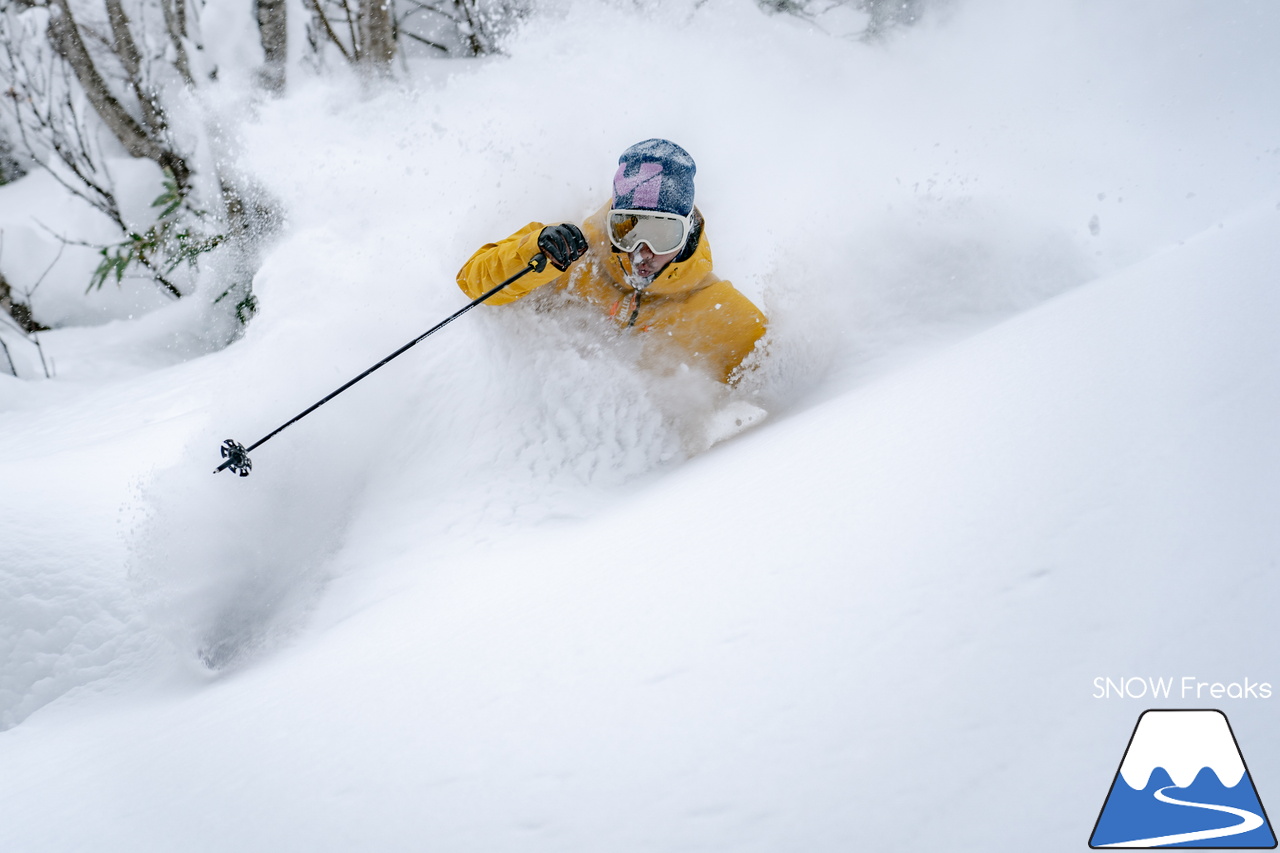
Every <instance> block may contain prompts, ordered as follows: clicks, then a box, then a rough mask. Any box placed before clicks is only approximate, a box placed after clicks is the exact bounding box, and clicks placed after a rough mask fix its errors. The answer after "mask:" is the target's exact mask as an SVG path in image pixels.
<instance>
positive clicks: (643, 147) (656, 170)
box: [613, 139, 698, 216]
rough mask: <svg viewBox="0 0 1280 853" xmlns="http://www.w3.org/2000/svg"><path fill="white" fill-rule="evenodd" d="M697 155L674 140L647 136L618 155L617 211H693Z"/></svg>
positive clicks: (681, 213)
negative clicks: (695, 156)
mask: <svg viewBox="0 0 1280 853" xmlns="http://www.w3.org/2000/svg"><path fill="white" fill-rule="evenodd" d="M697 170H698V167H697V166H696V165H694V162H693V158H692V157H690V156H689V152H688V151H685V150H684V149H683V148H681V147H680V146H679V145H676V144H675V143H674V142H668V141H667V140H665V139H646V140H645V141H644V142H637V143H636V144H635V145H632V146H631V147H630V148H628V149H627V150H626V151H623V152H622V156H621V157H619V158H618V173H617V174H616V175H614V176H613V209H614V210H660V211H662V212H664V213H678V214H680V215H681V216H688V215H689V214H690V213H691V212H693V174H694V172H696V171H697Z"/></svg>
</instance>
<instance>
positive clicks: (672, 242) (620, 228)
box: [609, 210, 689, 255]
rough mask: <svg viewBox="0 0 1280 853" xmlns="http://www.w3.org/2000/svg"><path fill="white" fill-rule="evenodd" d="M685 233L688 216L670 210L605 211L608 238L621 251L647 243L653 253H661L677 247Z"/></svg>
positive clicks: (674, 249)
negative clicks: (663, 211)
mask: <svg viewBox="0 0 1280 853" xmlns="http://www.w3.org/2000/svg"><path fill="white" fill-rule="evenodd" d="M688 235H689V221H688V219H686V218H685V217H683V216H677V215H675V214H673V213H648V212H643V211H635V210H614V211H611V212H610V213H609V240H610V241H611V242H612V243H613V245H615V246H617V247H618V248H619V249H621V250H622V251H624V252H634V251H635V250H636V249H637V248H639V246H640V244H641V243H647V244H648V246H649V249H650V251H652V252H653V253H654V254H655V255H665V254H668V253H670V252H674V251H677V250H678V249H680V248H681V247H682V246H683V245H684V241H685V239H686V238H687V237H688Z"/></svg>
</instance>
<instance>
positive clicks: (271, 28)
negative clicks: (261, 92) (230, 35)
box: [257, 0, 289, 92]
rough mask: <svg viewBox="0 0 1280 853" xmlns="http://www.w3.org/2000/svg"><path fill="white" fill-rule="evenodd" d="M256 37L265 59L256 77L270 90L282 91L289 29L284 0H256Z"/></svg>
mask: <svg viewBox="0 0 1280 853" xmlns="http://www.w3.org/2000/svg"><path fill="white" fill-rule="evenodd" d="M257 7H258V38H259V39H261V41H262V53H263V56H264V57H265V61H264V62H263V65H262V70H261V71H260V72H259V74H258V79H259V81H260V82H261V83H262V86H263V88H265V89H267V91H270V92H283V91H284V84H285V64H286V62H287V61H288V59H289V31H288V27H287V26H286V24H287V23H288V17H287V11H286V10H287V9H288V4H287V3H286V0H257Z"/></svg>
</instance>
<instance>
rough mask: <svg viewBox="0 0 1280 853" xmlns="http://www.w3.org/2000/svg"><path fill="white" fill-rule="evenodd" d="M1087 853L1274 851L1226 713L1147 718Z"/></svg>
mask: <svg viewBox="0 0 1280 853" xmlns="http://www.w3.org/2000/svg"><path fill="white" fill-rule="evenodd" d="M1089 846H1090V847H1093V848H1100V847H1129V848H1153V847H1198V848H1202V849H1205V848H1209V849H1219V850H1221V849H1245V848H1250V849H1272V848H1274V847H1275V846H1276V836H1275V833H1274V832H1272V830H1271V822H1270V821H1268V820H1267V813H1266V811H1265V810H1264V809H1263V808H1262V801H1261V800H1260V799H1258V791H1257V789H1256V788H1254V786H1253V777H1252V776H1250V775H1249V769H1248V768H1247V767H1245V763H1244V756H1243V755H1242V754H1241V752H1240V745H1239V744H1238V743H1236V737H1235V735H1234V734H1233V733H1232V731H1231V724H1230V723H1228V722H1227V716H1226V714H1223V713H1222V712H1221V711H1182V710H1178V711H1154V710H1153V711H1144V712H1143V713H1142V716H1140V717H1138V724H1137V725H1136V726H1135V727H1134V729H1133V736H1132V737H1131V738H1129V746H1128V748H1126V749H1125V751H1124V758H1123V759H1121V761H1120V769H1119V770H1117V771H1116V778H1115V779H1114V780H1113V781H1112V782H1111V790H1110V792H1108V793H1107V799H1106V802H1105V803H1103V805H1102V812H1101V813H1100V814H1099V815H1098V822H1097V823H1096V824H1094V827H1093V835H1092V836H1090V838H1089Z"/></svg>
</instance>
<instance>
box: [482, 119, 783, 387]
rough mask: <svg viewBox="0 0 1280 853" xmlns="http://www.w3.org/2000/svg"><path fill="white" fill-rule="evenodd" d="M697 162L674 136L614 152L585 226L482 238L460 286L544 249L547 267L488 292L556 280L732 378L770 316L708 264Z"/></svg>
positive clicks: (655, 343)
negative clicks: (614, 162)
mask: <svg viewBox="0 0 1280 853" xmlns="http://www.w3.org/2000/svg"><path fill="white" fill-rule="evenodd" d="M695 170H696V167H695V165H694V162H693V158H692V157H690V156H689V154H688V152H686V151H685V150H684V149H683V148H681V147H680V146H679V145H676V144H675V143H674V142H669V141H667V140H665V139H647V140H645V141H644V142H640V143H637V144H635V145H633V146H631V147H630V148H628V149H627V150H626V151H624V152H623V153H622V156H621V157H620V158H618V171H617V174H615V175H614V178H613V197H612V199H611V200H610V202H609V203H607V204H605V205H604V206H603V207H602V208H600V210H598V211H596V213H595V214H593V215H592V216H590V217H589V218H588V219H587V220H586V222H584V223H582V227H581V228H579V227H578V226H577V225H574V224H572V223H567V222H566V223H560V224H557V225H543V224H542V223H540V222H530V223H529V224H528V225H526V226H525V227H523V228H521V229H520V230H519V231H517V232H516V233H514V234H512V235H511V236H510V237H508V238H506V239H505V240H501V241H499V242H497V243H488V244H486V245H484V246H482V247H480V249H479V250H478V251H477V252H476V253H475V254H474V255H472V256H471V259H470V260H468V261H467V262H466V263H465V264H464V265H463V267H462V269H461V270H459V271H458V286H459V287H461V288H462V290H463V292H464V293H466V294H467V295H468V296H470V297H471V298H472V299H475V298H477V297H479V296H480V295H481V294H482V293H485V292H486V291H487V290H489V289H490V288H492V287H493V286H494V285H496V284H498V283H499V282H501V281H503V280H504V279H506V278H508V277H510V276H511V275H512V274H514V273H517V272H519V271H520V269H521V268H522V267H524V266H527V265H528V264H529V261H530V259H531V258H532V257H533V256H534V255H535V254H536V253H537V252H539V251H541V252H542V253H543V254H544V255H546V257H547V260H548V261H549V262H550V263H549V264H548V265H547V268H546V269H544V270H542V271H541V272H532V273H530V274H528V275H526V276H524V277H523V278H521V279H520V280H519V281H517V282H515V283H514V284H512V285H510V286H509V287H507V288H506V289H505V290H503V291H501V292H499V293H498V294H496V295H495V296H494V297H493V298H491V299H490V300H489V302H490V303H492V304H494V305H504V304H507V303H509V302H514V301H515V300H517V299H520V298H521V297H524V296H526V295H528V294H529V293H530V292H532V291H534V290H536V289H538V288H541V287H546V286H548V285H550V286H551V287H552V288H555V289H557V290H559V291H562V292H566V293H568V294H571V295H572V296H574V297H576V298H579V299H583V300H586V301H587V302H589V303H591V304H593V305H596V306H598V307H599V308H600V310H601V311H602V312H604V313H605V314H607V315H608V316H609V317H611V318H613V320H614V321H615V322H616V323H617V325H618V326H619V328H625V329H630V330H633V331H635V332H639V333H641V334H644V335H645V336H646V339H645V344H646V347H645V349H646V352H647V353H648V352H650V348H651V347H652V348H655V349H659V350H663V351H666V352H667V353H670V354H672V355H674V357H675V358H676V359H677V360H678V361H679V362H683V363H686V364H689V365H690V366H693V367H697V368H700V369H702V370H705V371H706V372H707V373H709V374H710V375H711V376H713V377H714V378H716V379H718V380H719V381H721V382H725V383H732V382H733V381H734V380H735V379H736V378H737V373H736V371H737V368H738V367H739V365H740V364H741V363H742V360H743V359H744V358H745V357H746V356H747V354H748V353H750V352H751V350H752V349H753V348H754V347H755V345H756V341H758V340H759V339H760V337H761V336H762V335H763V334H764V330H765V317H764V315H763V314H762V313H761V312H760V310H759V309H758V308H756V306H755V305H753V304H752V303H751V300H749V299H747V298H746V297H745V296H743V295H742V294H741V293H739V292H738V291H737V290H736V289H735V288H734V287H733V285H731V284H730V283H729V282H727V281H723V280H721V279H720V278H717V277H716V275H715V274H714V273H713V272H712V269H711V247H710V245H709V244H708V242H707V235H706V231H705V228H704V223H703V219H702V214H701V212H700V211H699V210H698V209H697V208H696V207H694V204H693V176H694V172H695ZM579 258H583V262H582V263H578V264H574V263H573V262H574V261H576V260H578V259H579ZM570 265H572V268H571V267H570Z"/></svg>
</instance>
